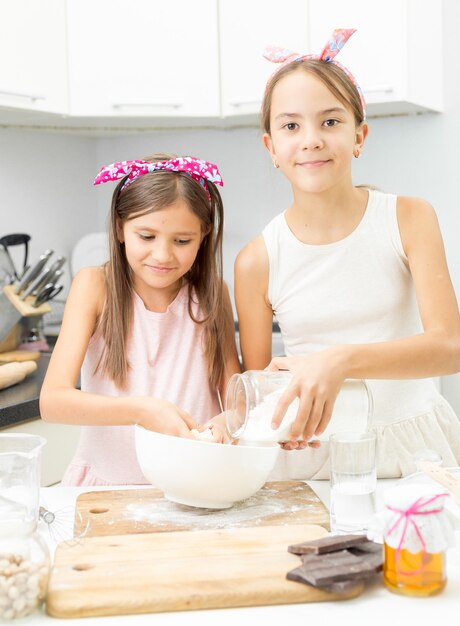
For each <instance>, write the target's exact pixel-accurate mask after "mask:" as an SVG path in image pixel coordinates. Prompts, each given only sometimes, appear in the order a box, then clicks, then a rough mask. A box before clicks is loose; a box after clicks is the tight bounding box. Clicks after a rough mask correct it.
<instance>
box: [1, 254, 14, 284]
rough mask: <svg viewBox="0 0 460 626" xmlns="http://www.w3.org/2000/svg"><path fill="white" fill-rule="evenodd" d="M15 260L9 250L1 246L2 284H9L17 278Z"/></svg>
mask: <svg viewBox="0 0 460 626" xmlns="http://www.w3.org/2000/svg"><path fill="white" fill-rule="evenodd" d="M15 272H16V270H15V269H14V264H13V260H12V258H11V257H10V255H9V253H8V250H6V249H5V248H3V247H2V246H0V285H9V284H11V283H13V282H14V280H15V278H16V273H15Z"/></svg>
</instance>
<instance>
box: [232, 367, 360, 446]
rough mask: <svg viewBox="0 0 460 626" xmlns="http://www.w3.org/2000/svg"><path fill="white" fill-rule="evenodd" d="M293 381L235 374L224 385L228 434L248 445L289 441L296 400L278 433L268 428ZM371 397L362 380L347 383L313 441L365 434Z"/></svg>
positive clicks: (284, 374) (282, 375) (279, 375)
mask: <svg viewBox="0 0 460 626" xmlns="http://www.w3.org/2000/svg"><path fill="white" fill-rule="evenodd" d="M291 380H292V374H291V373H290V372H288V371H277V372H270V371H266V370H248V371H247V372H244V373H243V374H234V375H233V376H232V377H231V378H230V380H229V382H228V385H227V390H226V398H225V419H226V428H227V431H228V434H229V435H230V436H231V437H232V438H234V439H240V440H242V441H251V442H279V443H282V442H283V441H289V438H290V432H291V427H292V424H293V423H294V420H295V417H296V415H297V411H298V407H299V400H298V398H297V399H295V400H294V401H293V402H292V403H291V404H290V406H289V407H288V410H287V412H286V414H285V416H284V418H283V420H282V422H281V424H280V426H279V427H278V428H277V429H273V428H272V427H271V421H272V417H273V413H274V411H275V408H276V405H277V403H278V401H279V399H280V397H281V395H282V394H283V392H284V391H285V389H286V387H287V386H288V385H289V383H290V382H291ZM371 415H372V396H371V393H370V390H369V388H368V386H367V385H366V382H365V381H364V380H351V379H347V380H345V382H344V383H343V385H342V387H341V389H340V391H339V394H338V395H337V398H336V402H335V405H334V410H333V413H332V417H331V420H330V422H329V424H328V426H327V428H326V430H325V431H324V432H323V433H322V434H321V435H320V436H319V437H316V438H317V439H319V440H323V439H324V440H326V439H328V438H329V435H330V434H331V433H334V432H342V431H351V430H353V431H355V432H361V431H366V430H368V426H369V420H370V417H371Z"/></svg>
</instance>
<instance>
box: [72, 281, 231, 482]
mask: <svg viewBox="0 0 460 626" xmlns="http://www.w3.org/2000/svg"><path fill="white" fill-rule="evenodd" d="M192 311H193V314H194V316H195V317H196V318H197V319H200V308H199V306H198V304H196V303H193V306H192ZM203 339H204V337H203V326H202V325H201V324H197V323H195V322H194V321H193V320H192V319H191V317H190V315H189V312H188V285H184V286H183V287H182V289H181V290H180V291H179V293H178V295H177V297H176V298H175V300H174V301H173V302H172V303H171V304H170V305H169V307H168V309H167V310H166V311H165V312H164V313H155V312H153V311H148V310H147V309H146V308H145V306H144V303H143V301H142V300H141V298H140V297H139V296H138V295H137V294H136V293H135V294H134V323H133V333H132V336H131V339H130V341H129V344H128V359H129V363H130V365H131V369H130V371H129V374H128V385H127V387H126V389H123V390H122V391H121V390H120V389H118V388H117V387H116V385H115V384H114V382H113V381H112V380H110V379H107V378H105V377H103V376H101V374H100V373H99V372H97V373H96V374H94V368H95V366H96V364H97V362H98V360H99V356H100V354H101V350H102V347H103V340H102V337H101V336H100V334H99V333H98V332H96V333H95V334H94V335H93V336H92V338H91V340H90V343H89V345H88V350H87V353H86V356H85V359H84V361H83V365H82V369H81V389H82V391H87V392H90V393H97V394H100V395H105V396H155V397H157V398H162V399H163V400H169V401H170V402H173V403H174V404H176V405H177V406H178V407H180V408H181V409H183V410H184V411H187V413H189V415H191V417H192V418H193V419H195V420H196V421H197V422H199V423H204V422H206V421H207V420H208V419H209V418H211V417H213V416H214V415H217V414H218V413H219V412H220V407H219V401H218V395H217V391H216V390H214V389H212V388H211V385H210V382H209V375H208V367H207V362H206V358H205V354H204V346H203V343H204V342H203ZM146 483H147V481H146V480H145V478H144V476H143V474H142V472H141V469H140V467H139V464H138V462H137V458H136V451H135V446H134V427H133V426H82V427H81V434H80V441H79V443H78V447H77V451H76V453H75V456H74V458H73V460H72V462H71V464H70V466H69V467H68V468H67V471H66V472H65V475H64V478H63V480H62V484H63V485H135V484H146Z"/></svg>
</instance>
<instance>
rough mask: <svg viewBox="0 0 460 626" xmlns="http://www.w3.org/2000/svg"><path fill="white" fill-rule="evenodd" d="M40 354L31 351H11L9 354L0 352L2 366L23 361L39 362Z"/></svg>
mask: <svg viewBox="0 0 460 626" xmlns="http://www.w3.org/2000/svg"><path fill="white" fill-rule="evenodd" d="M39 358H40V352H32V351H31V350H11V351H9V352H0V364H3V363H20V362H22V361H38V359H39Z"/></svg>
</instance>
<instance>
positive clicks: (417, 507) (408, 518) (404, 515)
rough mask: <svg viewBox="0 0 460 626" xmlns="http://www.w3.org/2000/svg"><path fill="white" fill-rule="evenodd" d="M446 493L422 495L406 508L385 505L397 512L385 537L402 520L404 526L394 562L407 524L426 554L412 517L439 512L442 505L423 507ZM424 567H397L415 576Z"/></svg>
mask: <svg viewBox="0 0 460 626" xmlns="http://www.w3.org/2000/svg"><path fill="white" fill-rule="evenodd" d="M448 495H449V494H447V493H439V494H437V495H435V496H433V497H432V498H423V497H422V498H419V499H418V500H416V501H415V502H414V503H413V504H412V505H411V506H410V507H409V508H408V509H396V508H393V507H391V506H389V507H387V508H388V509H389V510H390V511H393V512H395V513H399V517H398V519H397V520H396V521H395V523H394V524H393V526H392V527H391V528H390V530H389V531H388V532H387V537H389V536H390V535H391V533H392V532H394V531H395V530H396V528H397V527H398V526H399V524H401V523H402V522H403V523H404V528H403V531H402V533H401V539H400V540H399V544H398V547H397V549H396V555H395V563H396V564H397V563H398V559H399V556H400V554H401V550H402V548H403V545H404V539H405V538H406V534H407V530H408V528H409V524H411V525H412V527H413V529H414V530H415V533H416V535H417V537H418V538H419V541H420V545H421V548H422V552H423V554H426V544H425V540H424V539H423V535H422V533H421V532H420V528H419V527H418V526H417V523H416V521H415V520H414V519H413V517H414V516H415V515H433V514H434V513H441V511H442V510H443V507H442V506H441V507H440V508H437V509H425V508H424V507H426V506H428V505H429V504H431V503H432V502H435V501H436V500H438V499H439V498H445V497H446V496H448ZM424 567H425V565H422V566H421V567H419V568H418V569H417V570H415V571H413V572H405V571H403V570H402V569H399V571H400V573H401V574H405V575H406V576H415V575H416V574H419V573H420V572H421V571H422V570H423V569H424Z"/></svg>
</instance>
